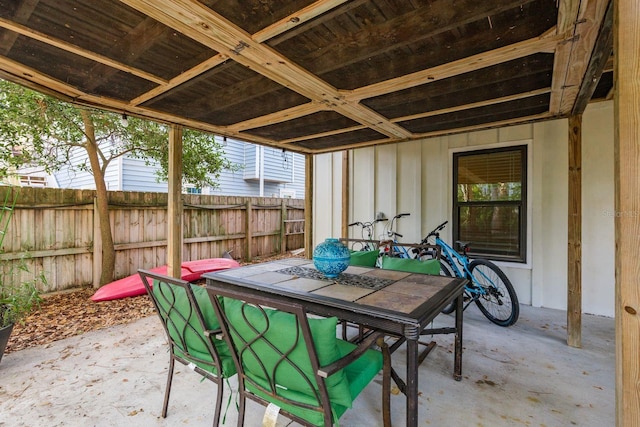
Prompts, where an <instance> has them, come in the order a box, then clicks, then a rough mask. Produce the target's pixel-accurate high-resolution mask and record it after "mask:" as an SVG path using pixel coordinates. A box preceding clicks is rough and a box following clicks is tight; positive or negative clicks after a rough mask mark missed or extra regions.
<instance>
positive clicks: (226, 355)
mask: <svg viewBox="0 0 640 427" xmlns="http://www.w3.org/2000/svg"><path fill="white" fill-rule="evenodd" d="M190 286H191V290H192V291H193V294H194V296H195V298H196V302H197V304H198V306H199V307H200V311H201V312H202V317H203V319H204V323H205V326H206V328H207V329H208V330H217V329H220V324H219V323H218V317H217V316H216V313H215V310H214V309H213V305H212V304H211V300H210V299H209V294H208V293H207V290H206V289H205V288H203V287H201V286H198V285H194V284H191V285H190ZM152 292H153V293H154V294H155V295H156V300H157V301H158V303H159V304H160V305H161V306H163V308H164V309H165V310H169V321H167V322H166V324H167V329H168V330H169V335H171V338H172V339H173V341H174V342H175V343H176V345H174V352H175V353H176V354H177V355H178V356H180V357H182V358H184V359H187V360H189V361H192V362H193V363H195V364H196V365H198V366H200V367H201V368H202V369H205V370H207V371H209V372H213V373H216V374H217V372H215V369H213V368H212V367H211V366H210V365H207V364H206V363H199V362H198V360H200V361H204V362H209V363H213V357H212V356H211V354H210V353H209V349H208V348H207V341H206V340H207V338H206V337H205V335H204V331H203V329H202V325H201V324H200V322H199V321H198V317H197V316H196V314H195V312H193V311H192V310H191V304H190V302H189V298H188V297H187V294H186V292H185V291H184V289H183V288H181V287H179V286H176V285H172V284H170V283H166V282H161V281H158V280H154V283H153V290H152ZM212 341H213V345H214V346H215V348H216V350H217V352H218V356H219V357H220V360H221V362H222V368H223V373H224V376H225V377H228V376H233V375H234V374H235V372H236V369H235V365H234V363H233V357H232V356H231V351H230V350H229V347H228V346H227V343H226V342H225V341H224V340H221V339H217V338H215V337H212ZM189 355H191V357H190V356H189Z"/></svg>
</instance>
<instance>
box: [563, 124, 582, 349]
mask: <svg viewBox="0 0 640 427" xmlns="http://www.w3.org/2000/svg"><path fill="white" fill-rule="evenodd" d="M567 237H568V238H567V243H568V245H567V261H568V266H567V291H568V295H567V344H569V345H570V346H571V347H581V346H582V115H581V114H578V115H574V116H571V117H569V223H568V236H567Z"/></svg>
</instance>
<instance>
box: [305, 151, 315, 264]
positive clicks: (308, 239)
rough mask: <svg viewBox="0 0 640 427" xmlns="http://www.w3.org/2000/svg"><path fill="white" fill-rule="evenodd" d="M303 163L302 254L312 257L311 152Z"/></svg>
mask: <svg viewBox="0 0 640 427" xmlns="http://www.w3.org/2000/svg"><path fill="white" fill-rule="evenodd" d="M304 160H305V165H304V168H305V169H304V174H305V177H304V254H305V257H307V258H308V259H311V258H313V154H307V155H306V156H305V159H304Z"/></svg>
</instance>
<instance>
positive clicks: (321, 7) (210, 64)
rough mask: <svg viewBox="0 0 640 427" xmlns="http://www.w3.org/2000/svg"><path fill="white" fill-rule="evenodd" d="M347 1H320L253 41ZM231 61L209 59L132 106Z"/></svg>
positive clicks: (281, 31)
mask: <svg viewBox="0 0 640 427" xmlns="http://www.w3.org/2000/svg"><path fill="white" fill-rule="evenodd" d="M345 1H347V0H319V1H317V2H315V3H313V4H311V5H309V6H307V7H306V8H304V9H301V10H300V11H298V12H296V13H294V14H291V15H289V16H287V17H285V18H283V19H281V20H280V21H278V22H276V23H274V24H272V25H270V26H268V27H267V28H265V29H263V30H260V31H258V32H257V33H254V34H253V35H252V36H251V37H252V38H253V40H255V41H257V42H259V43H262V42H265V41H267V40H269V39H271V38H273V37H276V36H278V35H280V34H282V33H284V32H287V31H289V32H291V31H290V30H291V29H292V28H295V27H296V26H299V25H302V24H304V23H305V22H307V21H309V20H311V19H313V18H315V17H317V16H318V15H321V14H323V13H325V12H326V11H327V10H331V9H332V8H335V7H337V6H338V5H340V4H342V3H344V2H345ZM227 59H229V56H228V55H224V54H221V53H220V54H218V55H216V56H214V57H212V58H209V59H208V60H207V61H204V62H202V63H200V64H198V65H196V66H195V67H192V68H191V69H190V70H188V71H186V72H184V73H182V74H180V75H178V76H176V77H174V78H172V79H171V80H170V81H169V83H166V84H163V85H160V86H158V87H156V88H154V89H153V90H150V91H149V92H147V93H145V94H143V95H141V96H139V97H137V98H135V99H133V100H131V104H132V105H139V104H142V103H144V102H146V101H148V100H150V99H153V98H155V97H156V96H159V95H161V94H163V93H165V92H168V91H169V90H171V89H173V88H175V87H177V86H179V85H181V84H182V83H185V82H187V81H189V80H190V79H191V78H193V77H195V76H197V75H199V74H202V73H204V72H206V71H208V70H210V69H212V68H214V67H215V66H217V65H220V64H222V63H223V62H224V61H226V60H227Z"/></svg>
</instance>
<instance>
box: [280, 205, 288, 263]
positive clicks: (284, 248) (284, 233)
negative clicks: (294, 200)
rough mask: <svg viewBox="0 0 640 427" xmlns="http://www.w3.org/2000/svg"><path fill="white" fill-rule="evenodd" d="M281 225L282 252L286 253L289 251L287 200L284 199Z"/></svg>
mask: <svg viewBox="0 0 640 427" xmlns="http://www.w3.org/2000/svg"><path fill="white" fill-rule="evenodd" d="M280 218H281V220H282V221H281V225H280V253H281V254H284V253H285V252H286V251H287V202H286V201H285V200H284V199H283V200H282V209H281V214H280Z"/></svg>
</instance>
